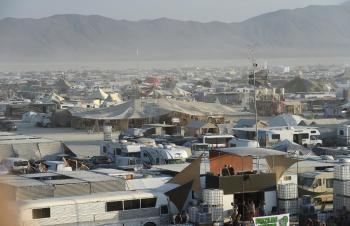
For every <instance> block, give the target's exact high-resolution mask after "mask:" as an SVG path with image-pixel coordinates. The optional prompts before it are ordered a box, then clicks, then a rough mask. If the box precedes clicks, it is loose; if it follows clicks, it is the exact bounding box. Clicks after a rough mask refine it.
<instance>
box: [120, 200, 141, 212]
mask: <svg viewBox="0 0 350 226" xmlns="http://www.w3.org/2000/svg"><path fill="white" fill-rule="evenodd" d="M139 208H140V199H136V200H125V201H124V210H132V209H139Z"/></svg>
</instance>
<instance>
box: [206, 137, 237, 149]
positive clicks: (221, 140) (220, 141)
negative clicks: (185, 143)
mask: <svg viewBox="0 0 350 226" xmlns="http://www.w3.org/2000/svg"><path fill="white" fill-rule="evenodd" d="M232 138H234V136H232V135H204V136H203V138H202V143H204V144H208V145H209V147H210V148H226V147H228V146H229V145H228V144H229V141H230V140H231V139H232Z"/></svg>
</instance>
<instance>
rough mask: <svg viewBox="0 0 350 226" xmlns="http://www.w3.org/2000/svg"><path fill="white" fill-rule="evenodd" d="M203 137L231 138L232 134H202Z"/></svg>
mask: <svg viewBox="0 0 350 226" xmlns="http://www.w3.org/2000/svg"><path fill="white" fill-rule="evenodd" d="M203 137H205V138H232V137H234V136H233V135H229V134H223V135H204V136H203Z"/></svg>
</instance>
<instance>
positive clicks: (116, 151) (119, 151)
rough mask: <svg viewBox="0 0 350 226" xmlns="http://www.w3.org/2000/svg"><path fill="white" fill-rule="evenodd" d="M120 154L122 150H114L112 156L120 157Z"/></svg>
mask: <svg viewBox="0 0 350 226" xmlns="http://www.w3.org/2000/svg"><path fill="white" fill-rule="evenodd" d="M121 154H122V149H120V148H116V149H114V155H121Z"/></svg>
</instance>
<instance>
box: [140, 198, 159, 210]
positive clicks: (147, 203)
mask: <svg viewBox="0 0 350 226" xmlns="http://www.w3.org/2000/svg"><path fill="white" fill-rule="evenodd" d="M156 203H157V198H149V199H141V208H154V207H156Z"/></svg>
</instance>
